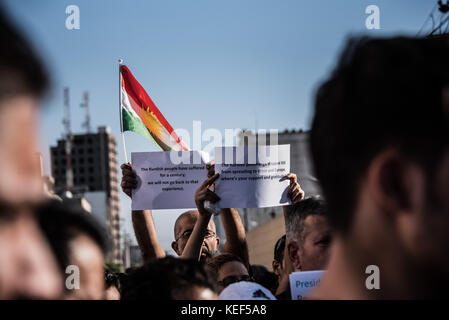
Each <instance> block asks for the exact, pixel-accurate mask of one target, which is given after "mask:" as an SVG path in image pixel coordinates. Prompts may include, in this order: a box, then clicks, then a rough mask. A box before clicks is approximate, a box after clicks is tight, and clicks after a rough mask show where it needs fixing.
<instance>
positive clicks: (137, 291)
mask: <svg viewBox="0 0 449 320" xmlns="http://www.w3.org/2000/svg"><path fill="white" fill-rule="evenodd" d="M192 286H198V287H204V288H208V289H210V290H212V291H213V292H216V291H217V287H216V283H215V279H214V276H213V274H212V272H211V271H210V270H209V269H208V268H207V267H206V266H205V265H204V264H203V263H200V262H198V261H196V260H190V259H181V258H174V257H170V256H169V257H165V258H163V259H158V260H155V261H154V262H151V263H149V264H146V265H144V266H142V267H140V268H138V269H136V270H135V271H133V272H132V273H130V274H129V275H128V276H127V279H126V282H125V283H124V284H123V286H122V296H121V299H122V300H139V299H144V300H174V299H175V298H180V295H182V293H183V292H184V291H186V290H188V289H189V288H190V287H192ZM181 298H182V297H181Z"/></svg>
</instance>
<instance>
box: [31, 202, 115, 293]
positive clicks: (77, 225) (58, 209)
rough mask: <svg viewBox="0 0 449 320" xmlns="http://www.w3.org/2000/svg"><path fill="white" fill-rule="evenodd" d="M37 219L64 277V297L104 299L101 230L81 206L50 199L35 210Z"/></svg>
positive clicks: (103, 242)
mask: <svg viewBox="0 0 449 320" xmlns="http://www.w3.org/2000/svg"><path fill="white" fill-rule="evenodd" d="M38 216H39V222H40V225H41V227H42V230H43V231H44V234H45V236H46V238H47V239H48V241H49V243H50V245H51V247H52V249H53V251H54V253H55V255H56V258H57V260H58V264H59V268H60V273H61V275H62V276H63V277H64V278H65V283H64V292H65V294H64V297H63V298H65V299H83V300H85V299H103V298H104V295H105V291H104V290H105V287H104V286H105V276H104V268H103V265H104V260H103V252H104V251H105V250H106V242H105V239H104V235H103V233H102V230H101V229H100V228H99V226H98V225H97V223H96V222H95V221H94V220H93V218H92V217H91V216H90V215H89V214H88V213H87V212H84V211H83V210H82V209H81V208H75V207H69V206H67V205H64V204H62V203H60V202H59V201H56V200H53V201H51V202H49V203H46V204H45V205H42V206H41V207H40V208H39V211H38Z"/></svg>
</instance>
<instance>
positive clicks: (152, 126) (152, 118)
mask: <svg viewBox="0 0 449 320" xmlns="http://www.w3.org/2000/svg"><path fill="white" fill-rule="evenodd" d="M144 110H145V119H144V123H145V126H146V127H147V128H148V130H149V131H150V132H151V133H152V134H153V135H155V136H157V137H161V135H162V132H163V130H164V129H163V126H162V124H161V123H160V122H159V120H158V119H157V117H156V115H155V114H154V113H153V112H151V111H150V110H149V108H145V109H144Z"/></svg>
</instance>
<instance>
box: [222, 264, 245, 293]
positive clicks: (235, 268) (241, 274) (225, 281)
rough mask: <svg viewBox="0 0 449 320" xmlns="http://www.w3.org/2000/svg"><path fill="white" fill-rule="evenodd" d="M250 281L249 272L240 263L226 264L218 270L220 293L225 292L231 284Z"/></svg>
mask: <svg viewBox="0 0 449 320" xmlns="http://www.w3.org/2000/svg"><path fill="white" fill-rule="evenodd" d="M249 280H250V279H249V274H248V270H247V269H246V267H245V265H244V264H243V263H241V262H239V261H229V262H226V263H225V264H223V265H222V266H221V268H220V269H219V270H218V275H217V283H218V290H219V292H221V291H223V289H224V288H226V287H227V286H228V285H230V284H231V283H234V282H239V281H249Z"/></svg>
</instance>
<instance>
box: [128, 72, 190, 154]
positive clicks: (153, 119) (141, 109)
mask: <svg viewBox="0 0 449 320" xmlns="http://www.w3.org/2000/svg"><path fill="white" fill-rule="evenodd" d="M120 74H121V78H122V81H121V85H120V90H121V101H120V104H121V112H122V124H123V127H122V128H123V131H133V132H136V133H138V134H140V135H142V136H144V137H145V138H148V139H150V140H152V141H154V142H155V143H156V144H157V145H158V146H160V147H161V148H162V150H164V151H170V150H189V148H188V147H187V146H186V145H185V144H184V143H183V142H182V141H181V139H180V138H179V137H178V135H177V134H176V132H175V131H174V130H173V128H172V126H171V125H170V124H169V123H168V121H167V120H166V119H165V118H164V116H163V115H162V113H161V112H160V111H159V109H158V108H157V107H156V105H155V104H154V102H153V101H152V100H151V98H150V96H149V95H148V94H147V93H146V92H145V89H144V88H143V87H142V86H141V85H140V83H139V82H138V81H137V80H136V78H134V76H133V75H132V73H131V71H129V69H128V68H127V67H126V66H125V65H122V66H120Z"/></svg>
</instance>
